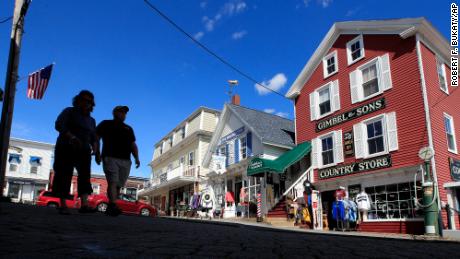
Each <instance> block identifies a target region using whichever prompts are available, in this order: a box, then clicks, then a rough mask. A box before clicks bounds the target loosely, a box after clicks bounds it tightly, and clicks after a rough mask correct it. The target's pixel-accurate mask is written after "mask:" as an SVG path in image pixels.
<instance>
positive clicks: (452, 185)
mask: <svg viewBox="0 0 460 259" xmlns="http://www.w3.org/2000/svg"><path fill="white" fill-rule="evenodd" d="M443 187H444V188H455V187H460V182H448V183H445V184H444V186H443Z"/></svg>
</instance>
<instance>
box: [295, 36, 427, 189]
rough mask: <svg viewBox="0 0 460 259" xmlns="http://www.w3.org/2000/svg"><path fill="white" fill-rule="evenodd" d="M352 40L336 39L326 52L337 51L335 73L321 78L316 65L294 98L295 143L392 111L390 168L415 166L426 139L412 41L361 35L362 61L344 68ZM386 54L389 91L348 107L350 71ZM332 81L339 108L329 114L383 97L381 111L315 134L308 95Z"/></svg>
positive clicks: (347, 160)
mask: <svg viewBox="0 0 460 259" xmlns="http://www.w3.org/2000/svg"><path fill="white" fill-rule="evenodd" d="M354 37H356V35H342V36H340V37H339V38H338V39H337V41H336V42H335V43H334V44H333V46H332V48H331V50H330V51H334V50H337V52H338V53H337V54H338V64H339V72H338V73H337V74H335V75H333V76H331V77H329V78H326V79H324V77H323V71H322V70H323V69H322V65H321V64H320V65H319V66H318V67H317V68H316V70H315V71H314V73H313V74H312V76H311V78H310V80H309V81H308V82H307V83H306V84H305V87H304V88H303V89H302V91H301V93H300V95H299V97H298V98H297V100H296V125H297V132H296V133H297V134H296V135H297V140H298V143H302V142H305V141H309V140H311V139H313V138H315V137H317V136H319V135H322V134H325V133H327V132H330V131H333V130H339V129H342V130H343V131H344V132H346V131H351V130H352V129H353V125H354V124H356V123H358V122H360V121H362V120H365V119H367V118H371V117H374V116H376V115H378V114H382V113H387V112H393V111H394V112H396V119H397V127H398V142H399V150H397V151H394V152H391V155H392V163H393V166H392V169H396V168H402V167H407V166H413V165H417V164H419V163H420V159H419V158H418V151H419V149H420V148H421V147H423V146H426V145H427V143H428V140H427V132H426V127H425V124H426V123H425V113H424V107H423V96H422V91H421V84H420V73H419V67H418V62H417V53H416V48H415V47H416V44H415V38H414V37H410V38H408V39H405V40H404V39H401V38H400V37H399V36H398V35H364V48H365V58H364V59H362V60H360V61H358V62H356V63H354V64H352V65H350V66H348V65H347V57H346V43H347V42H348V41H349V40H351V39H353V38H354ZM386 53H388V54H389V57H390V68H391V77H392V83H393V88H392V89H390V90H388V91H386V92H384V93H383V94H381V95H379V96H377V97H374V98H372V99H369V100H366V101H363V102H359V103H355V104H351V96H350V80H349V74H350V72H352V71H354V70H355V69H357V67H359V66H360V65H362V64H365V63H367V62H368V61H370V60H372V59H373V58H375V57H378V56H381V55H384V54H386ZM336 79H338V80H339V87H340V104H341V109H340V110H339V111H336V112H335V113H334V114H333V115H338V114H341V113H343V112H345V111H348V110H350V109H353V108H356V107H359V106H361V105H363V104H366V103H369V102H371V101H372V100H376V99H379V98H381V97H385V99H386V100H385V101H386V107H385V109H383V110H380V111H377V112H374V113H371V114H368V115H365V116H363V117H360V118H357V119H353V120H351V121H349V122H346V123H343V124H339V125H336V126H334V127H332V128H330V129H327V130H324V131H321V132H319V133H317V132H315V123H316V122H315V121H313V122H312V121H310V108H309V94H310V93H311V92H313V91H314V90H315V89H316V88H318V87H320V86H322V85H324V84H326V83H328V82H330V81H333V80H336ZM354 160H355V158H354V157H351V158H346V159H345V163H350V162H353V161H354ZM374 172H376V171H374ZM374 172H366V173H374ZM366 173H362V174H366ZM317 177H318V176H317V174H315V178H316V181H318V179H317ZM344 177H346V176H344ZM335 180H336V178H333V179H330V180H328V181H335ZM325 181H327V180H325Z"/></svg>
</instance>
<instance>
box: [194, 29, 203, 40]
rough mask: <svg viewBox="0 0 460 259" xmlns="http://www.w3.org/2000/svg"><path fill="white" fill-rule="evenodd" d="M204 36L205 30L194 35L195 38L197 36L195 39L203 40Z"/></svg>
mask: <svg viewBox="0 0 460 259" xmlns="http://www.w3.org/2000/svg"><path fill="white" fill-rule="evenodd" d="M203 36H204V32H202V31H200V32H197V33H195V35H193V38H195V40H201V38H203Z"/></svg>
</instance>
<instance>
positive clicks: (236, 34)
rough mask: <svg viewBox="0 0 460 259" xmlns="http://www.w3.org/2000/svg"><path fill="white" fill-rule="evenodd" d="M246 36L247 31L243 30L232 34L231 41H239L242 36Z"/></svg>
mask: <svg viewBox="0 0 460 259" xmlns="http://www.w3.org/2000/svg"><path fill="white" fill-rule="evenodd" d="M246 34H248V32H247V31H244V30H243V31H237V32H234V33H233V34H232V39H234V40H239V39H241V38H243V37H244V36H246Z"/></svg>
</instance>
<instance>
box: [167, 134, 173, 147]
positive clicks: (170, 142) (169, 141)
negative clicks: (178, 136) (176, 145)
mask: <svg viewBox="0 0 460 259" xmlns="http://www.w3.org/2000/svg"><path fill="white" fill-rule="evenodd" d="M168 144H169V147H172V146H173V136H170V137H169V138H168Z"/></svg>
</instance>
